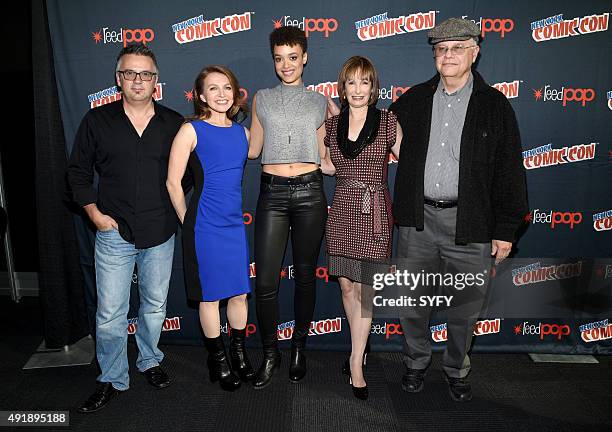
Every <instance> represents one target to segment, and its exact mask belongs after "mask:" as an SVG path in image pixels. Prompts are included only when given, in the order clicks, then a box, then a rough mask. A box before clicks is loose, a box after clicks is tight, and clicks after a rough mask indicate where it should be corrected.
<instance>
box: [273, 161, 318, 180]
mask: <svg viewBox="0 0 612 432" xmlns="http://www.w3.org/2000/svg"><path fill="white" fill-rule="evenodd" d="M318 168H319V165H317V164H315V163H303V162H296V163H287V164H267V165H262V170H263V172H265V173H268V174H272V175H277V176H281V177H295V176H299V175H302V174H306V173H309V172H311V171H315V170H316V169H318Z"/></svg>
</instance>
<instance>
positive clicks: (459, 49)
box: [432, 45, 478, 57]
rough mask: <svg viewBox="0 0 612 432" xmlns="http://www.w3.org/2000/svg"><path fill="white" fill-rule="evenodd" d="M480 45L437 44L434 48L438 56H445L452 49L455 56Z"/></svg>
mask: <svg viewBox="0 0 612 432" xmlns="http://www.w3.org/2000/svg"><path fill="white" fill-rule="evenodd" d="M477 46H478V45H468V46H464V45H455V46H452V47H447V46H435V47H433V48H432V50H433V52H434V55H435V56H436V57H444V56H445V55H446V53H447V52H448V51H449V50H450V52H451V54H452V55H454V56H460V55H463V53H464V52H465V50H467V49H470V48H475V47H477Z"/></svg>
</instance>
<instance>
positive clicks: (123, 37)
mask: <svg viewBox="0 0 612 432" xmlns="http://www.w3.org/2000/svg"><path fill="white" fill-rule="evenodd" d="M91 37H92V39H93V40H94V42H95V43H96V45H97V44H98V43H100V42H103V43H104V44H105V45H106V44H107V43H123V46H124V47H126V46H128V44H130V43H142V44H143V45H146V44H147V43H149V42H153V40H154V39H155V32H154V31H153V29H150V28H147V29H124V28H120V29H119V30H109V29H108V27H103V28H101V29H100V30H98V31H97V32H92V33H91Z"/></svg>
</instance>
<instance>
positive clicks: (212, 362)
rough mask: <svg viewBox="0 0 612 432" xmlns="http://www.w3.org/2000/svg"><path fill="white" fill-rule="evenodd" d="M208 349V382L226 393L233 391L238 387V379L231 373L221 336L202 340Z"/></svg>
mask: <svg viewBox="0 0 612 432" xmlns="http://www.w3.org/2000/svg"><path fill="white" fill-rule="evenodd" d="M204 340H205V343H206V348H207V349H208V372H209V374H210V381H211V382H213V383H214V382H217V381H219V384H220V385H221V388H222V389H223V390H226V391H234V390H236V389H237V388H238V387H240V378H238V377H237V376H236V374H234V372H232V369H231V368H230V365H229V362H228V359H227V356H226V355H225V345H224V344H223V339H222V337H221V336H217V337H216V338H207V337H205V338H204Z"/></svg>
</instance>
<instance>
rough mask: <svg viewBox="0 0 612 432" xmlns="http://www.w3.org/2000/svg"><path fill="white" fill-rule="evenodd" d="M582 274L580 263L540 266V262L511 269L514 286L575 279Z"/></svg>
mask: <svg viewBox="0 0 612 432" xmlns="http://www.w3.org/2000/svg"><path fill="white" fill-rule="evenodd" d="M581 274H582V261H577V262H575V263H563V264H557V265H549V266H542V264H541V263H540V262H535V263H532V264H528V265H526V266H523V267H518V268H515V269H512V283H513V284H514V285H515V286H523V285H531V284H535V283H539V282H545V281H555V280H562V279H571V278H577V277H578V276H580V275H581Z"/></svg>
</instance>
